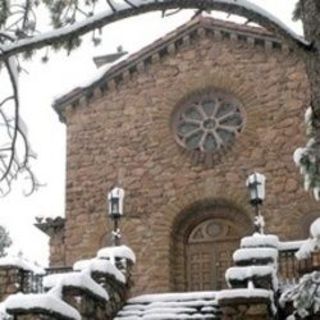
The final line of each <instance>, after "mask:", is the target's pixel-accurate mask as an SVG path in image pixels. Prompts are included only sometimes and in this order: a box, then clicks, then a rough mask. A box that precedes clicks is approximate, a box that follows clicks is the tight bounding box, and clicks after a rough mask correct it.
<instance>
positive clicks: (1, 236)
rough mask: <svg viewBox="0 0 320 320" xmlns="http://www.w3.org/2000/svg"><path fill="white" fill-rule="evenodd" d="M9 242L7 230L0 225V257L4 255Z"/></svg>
mask: <svg viewBox="0 0 320 320" xmlns="http://www.w3.org/2000/svg"><path fill="white" fill-rule="evenodd" d="M11 244H12V241H11V238H10V235H9V232H8V231H7V230H6V229H5V228H4V227H3V226H0V257H4V256H6V250H7V249H8V248H9V247H10V246H11Z"/></svg>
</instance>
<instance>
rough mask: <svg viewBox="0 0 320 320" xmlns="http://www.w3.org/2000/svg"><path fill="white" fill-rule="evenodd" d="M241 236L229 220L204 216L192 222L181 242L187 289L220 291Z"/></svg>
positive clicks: (223, 285)
mask: <svg viewBox="0 0 320 320" xmlns="http://www.w3.org/2000/svg"><path fill="white" fill-rule="evenodd" d="M240 237H241V235H240V234H239V230H238V229H237V228H236V227H235V226H234V225H233V224H232V223H231V222H230V221H227V220H223V219H214V218H213V219H212V218H211V219H207V220H205V221H203V222H200V223H199V224H198V225H196V226H195V227H194V228H193V229H192V231H191V233H190V234H189V236H188V237H187V239H186V240H187V241H186V244H185V254H186V271H187V286H188V287H187V289H188V291H202V290H213V289H215V290H220V289H222V288H224V287H225V281H224V273H225V271H226V269H227V268H229V267H230V266H231V264H232V254H233V252H234V250H236V249H237V248H238V247H239V239H240Z"/></svg>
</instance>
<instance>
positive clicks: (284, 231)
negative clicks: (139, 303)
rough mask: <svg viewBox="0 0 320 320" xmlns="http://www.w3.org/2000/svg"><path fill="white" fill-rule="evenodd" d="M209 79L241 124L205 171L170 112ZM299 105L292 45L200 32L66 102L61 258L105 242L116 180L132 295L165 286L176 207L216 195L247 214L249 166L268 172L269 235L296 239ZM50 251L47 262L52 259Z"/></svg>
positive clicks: (299, 78)
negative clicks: (131, 266)
mask: <svg viewBox="0 0 320 320" xmlns="http://www.w3.org/2000/svg"><path fill="white" fill-rule="evenodd" d="M210 86H212V87H218V88H222V89H226V90H228V91H230V92H232V93H233V94H234V95H235V96H237V97H238V98H239V99H240V100H241V101H242V103H243V105H244V108H245V111H246V126H245V128H244V130H243V132H242V133H241V135H240V136H239V138H238V139H237V141H236V143H235V145H234V147H233V149H232V150H231V151H229V152H228V153H227V154H226V155H225V156H224V157H223V158H222V161H221V162H220V163H217V164H216V165H215V166H214V167H213V168H211V169H208V168H205V167H204V166H202V165H198V166H194V165H192V163H191V159H190V157H189V155H188V154H185V153H184V152H183V150H182V149H181V148H180V147H179V146H178V145H177V144H176V142H175V140H174V138H173V135H172V133H171V129H170V117H171V114H172V112H173V110H174V108H175V106H176V104H177V103H178V102H179V101H180V100H181V99H182V98H183V97H184V96H185V95H187V94H189V93H190V92H192V91H194V90H195V89H201V88H206V87H210ZM308 101H309V90H308V84H307V80H306V75H305V72H304V68H303V65H302V64H301V62H300V61H299V59H298V58H297V57H295V56H293V54H292V53H289V52H283V51H280V50H270V51H268V50H267V51H266V50H265V49H264V48H260V47H252V46H250V45H248V44H245V43H239V42H234V41H232V40H228V39H225V40H217V39H213V38H210V37H204V38H200V39H198V40H194V41H193V42H192V43H191V45H190V46H188V47H185V48H183V49H180V50H179V52H178V53H176V54H173V55H171V56H168V57H165V58H163V59H161V60H160V61H159V62H155V63H153V64H152V65H150V66H149V67H148V68H146V70H143V71H141V72H140V74H135V75H134V76H132V77H131V79H128V80H126V81H124V82H123V83H122V84H121V85H119V86H118V88H115V89H112V90H109V91H107V93H106V94H105V95H104V96H103V97H101V98H98V99H95V100H93V101H91V102H90V104H89V105H88V106H79V107H76V108H74V109H69V110H68V111H67V114H66V118H67V127H68V141H67V144H68V152H67V157H68V158H67V196H66V201H67V203H66V218H67V220H66V227H65V243H66V248H65V250H66V251H65V254H66V264H69V265H71V264H72V263H73V262H74V261H75V260H78V259H80V258H86V257H90V256H92V254H93V253H94V252H95V251H96V250H97V249H98V248H99V247H101V246H103V245H105V242H106V234H108V233H109V230H110V226H111V223H110V221H109V220H108V217H107V214H106V193H107V191H108V190H109V189H110V188H111V187H112V186H113V185H114V184H115V183H117V182H119V181H120V183H121V186H122V187H124V188H125V190H126V200H125V213H126V217H125V218H124V219H123V221H122V222H121V227H122V231H123V234H124V239H123V240H124V241H125V242H127V243H129V244H130V247H132V248H133V250H134V251H135V253H136V254H137V265H136V267H135V278H134V279H135V281H136V283H135V293H142V292H143V293H147V292H163V291H168V290H170V289H174V288H172V286H171V284H170V276H169V275H170V242H171V241H170V240H171V230H172V229H173V228H174V221H175V220H176V219H177V217H178V216H179V213H180V212H182V211H183V210H184V209H185V208H186V207H188V206H190V205H192V204H193V203H194V202H195V201H201V200H204V199H224V200H227V201H229V202H231V203H234V204H236V205H237V206H238V207H241V208H242V209H243V212H246V213H247V214H248V215H250V214H251V210H250V208H248V204H247V190H246V188H245V186H244V181H245V180H246V177H247V175H248V173H251V172H252V170H258V171H260V172H262V173H264V174H265V175H266V177H267V199H266V201H265V205H264V208H263V213H264V215H265V219H266V223H267V229H268V232H269V233H277V234H279V235H280V236H281V238H282V239H296V238H300V237H302V236H304V234H303V235H302V233H303V232H302V230H301V221H302V219H303V217H304V216H305V215H308V214H310V213H314V212H315V211H316V208H317V205H316V203H315V202H314V201H313V200H312V198H311V197H310V195H308V194H307V193H306V192H305V191H303V189H302V187H301V178H300V176H299V173H298V170H297V168H295V166H294V164H293V161H292V154H293V152H294V150H295V148H296V147H297V146H301V145H303V142H304V124H303V115H304V110H305V108H306V107H307V106H308ZM51 258H52V263H53V264H56V263H58V262H59V259H60V256H59V255H58V252H56V255H55V256H53V257H51Z"/></svg>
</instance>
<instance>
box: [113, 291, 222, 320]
mask: <svg viewBox="0 0 320 320" xmlns="http://www.w3.org/2000/svg"><path fill="white" fill-rule="evenodd" d="M220 318H221V312H220V310H219V307H218V305H217V302H216V293H215V292H213V291H202V292H188V293H163V294H148V295H142V296H138V297H135V298H132V299H130V300H128V302H127V304H126V305H125V306H124V307H123V308H122V309H121V310H120V311H119V312H118V314H117V316H116V317H115V318H114V320H142V319H144V320H176V319H184V320H187V319H199V320H203V319H207V320H209V319H212V320H214V319H220Z"/></svg>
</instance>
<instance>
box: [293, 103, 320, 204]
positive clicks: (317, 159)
mask: <svg viewBox="0 0 320 320" xmlns="http://www.w3.org/2000/svg"><path fill="white" fill-rule="evenodd" d="M305 124H306V131H307V132H306V133H307V136H308V137H309V141H308V143H307V144H306V146H305V147H303V148H298V149H296V151H295V152H294V155H293V160H294V162H295V164H296V165H297V166H298V167H300V172H301V174H302V175H303V176H304V188H305V189H306V190H310V189H312V190H313V194H314V197H315V199H316V200H320V170H319V168H320V141H319V138H317V135H316V130H315V125H314V114H313V112H312V109H311V108H308V109H307V111H306V113H305Z"/></svg>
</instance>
